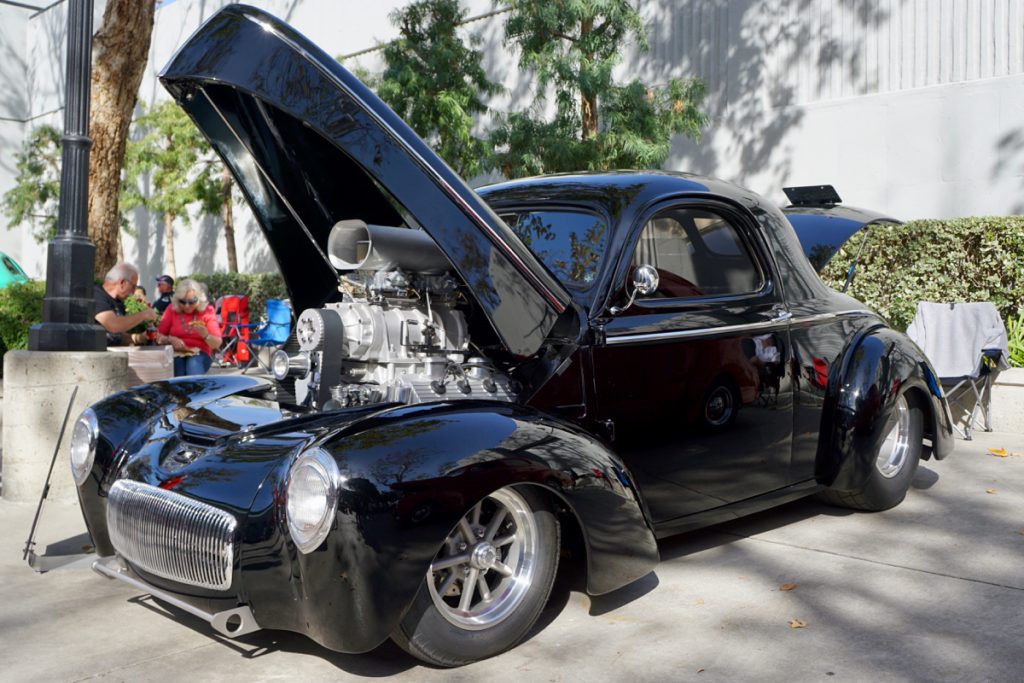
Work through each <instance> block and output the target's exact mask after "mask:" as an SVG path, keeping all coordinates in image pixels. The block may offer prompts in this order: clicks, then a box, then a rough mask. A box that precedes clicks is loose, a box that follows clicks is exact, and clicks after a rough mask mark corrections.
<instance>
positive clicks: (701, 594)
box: [0, 433, 1024, 683]
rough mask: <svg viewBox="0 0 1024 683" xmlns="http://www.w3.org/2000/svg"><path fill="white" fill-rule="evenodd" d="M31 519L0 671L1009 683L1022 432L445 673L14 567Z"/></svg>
mask: <svg viewBox="0 0 1024 683" xmlns="http://www.w3.org/2000/svg"><path fill="white" fill-rule="evenodd" d="M989 448H1005V449H1006V450H1007V451H1008V453H1009V455H1008V457H1005V458H1001V457H995V456H993V455H990V454H989V453H988V449H989ZM1014 453H1016V455H1014ZM33 512H34V506H32V505H23V504H13V503H9V502H5V501H0V606H2V609H0V680H3V681H83V680H89V681H94V680H96V681H150V680H159V681H162V682H163V681H187V682H189V683H195V682H196V681H205V680H217V681H225V682H226V681H246V682H255V681H275V680H303V681H320V680H325V681H326V680H330V681H352V680H359V679H364V678H387V679H393V680H396V681H442V680H443V681H471V680H472V681H476V680H486V681H488V682H495V681H588V683H593V682H596V681H620V680H621V681H626V680H628V681H630V682H631V683H632V682H634V681H665V680H673V681H675V680H682V681H690V680H693V681H785V682H786V683H789V682H791V681H809V680H822V681H878V680H885V681H929V682H930V681H1024V436H1021V435H1018V434H1000V433H992V434H985V433H978V434H977V435H976V439H975V441H973V442H964V441H958V442H957V451H956V452H955V453H954V454H953V456H951V457H950V458H949V459H947V460H945V461H943V462H940V463H925V464H923V465H922V467H921V468H920V470H919V471H918V474H917V477H916V479H915V481H914V489H913V490H912V491H911V493H910V495H909V497H908V499H907V500H906V501H905V502H904V503H903V505H901V506H900V507H898V508H896V509H895V510H891V511H889V512H886V513H880V514H861V513H853V512H848V511H843V510H836V509H833V508H829V507H826V506H824V505H820V504H818V503H815V502H813V501H801V502H797V503H793V504H790V505H787V506H785V507H782V508H780V509H778V510H775V511H771V512H767V513H762V514H758V515H754V516H752V517H749V518H746V519H743V520H740V521H737V522H732V523H729V524H726V525H721V526H717V527H713V528H711V529H708V530H704V531H701V532H697V533H692V534H688V535H684V536H680V537H676V538H673V539H668V540H666V541H663V542H662V543H661V546H660V547H661V553H662V559H663V561H662V563H661V565H660V566H659V567H658V568H657V570H656V571H655V572H654V573H653V574H651V575H649V576H648V577H646V578H645V579H643V580H641V581H639V582H637V583H636V584H634V585H632V586H630V587H627V588H625V589H623V590H621V591H618V592H617V593H615V594H612V595H609V596H604V597H600V598H589V597H587V596H586V595H584V594H582V593H580V592H578V591H577V590H574V589H573V586H574V585H575V584H574V582H573V581H571V580H569V581H566V582H562V583H560V584H559V586H558V587H556V588H557V589H556V593H555V595H554V596H553V599H552V602H551V605H550V606H549V608H548V609H547V611H546V612H545V614H544V616H543V617H542V622H541V624H540V627H539V628H538V629H537V630H536V631H535V632H534V633H533V635H532V637H531V638H530V639H529V640H528V641H527V642H525V643H524V644H522V645H520V646H519V647H518V648H516V649H515V650H513V651H511V652H509V653H506V654H504V655H502V656H500V657H497V658H495V659H492V660H489V661H486V662H481V663H479V664H476V665H473V666H468V667H465V668H462V669H458V670H455V671H444V670H439V669H431V668H428V667H423V666H420V665H419V664H418V663H417V662H416V661H415V660H413V659H411V658H410V657H408V656H407V655H405V654H404V653H403V652H401V651H400V650H399V649H398V648H397V647H395V646H394V645H391V644H390V643H386V644H384V645H382V646H381V647H379V648H378V649H377V650H375V651H373V652H371V653H368V654H365V655H341V654H337V653H333V652H329V651H327V650H324V649H322V648H320V647H319V646H317V645H315V644H314V643H312V642H311V641H309V640H307V639H306V638H304V637H302V636H298V635H294V634H289V633H283V632H258V633H255V634H252V635H250V636H247V637H245V638H244V639H242V640H238V641H232V640H227V639H224V638H221V637H220V636H217V635H216V634H214V633H213V632H212V631H211V630H210V629H209V628H208V626H207V625H206V624H205V623H204V622H202V621H200V620H197V619H195V618H193V617H191V616H189V615H187V614H183V613H180V612H177V611H176V610H171V609H169V608H166V607H164V606H162V605H160V604H159V603H156V602H153V601H152V600H150V599H147V598H144V597H143V596H141V595H140V594H138V593H137V592H134V591H133V590H132V589H131V588H129V587H127V586H125V585H123V584H119V583H115V582H113V581H109V580H106V579H104V578H102V577H100V576H99V575H97V574H95V573H93V572H92V571H91V570H90V569H89V567H88V561H87V560H86V561H80V562H78V563H75V564H73V565H70V566H65V567H62V568H60V569H57V570H54V571H51V572H49V573H46V574H36V573H35V572H33V571H32V570H30V569H29V568H28V567H27V565H25V564H24V563H23V562H21V551H22V548H23V546H24V542H25V537H26V536H27V534H28V528H29V524H30V523H31V518H32V513H33ZM83 532H84V525H83V524H82V522H81V521H80V520H79V518H78V511H77V509H75V508H74V507H71V506H66V505H64V506H61V505H53V506H50V507H47V508H46V509H45V510H44V513H43V519H42V521H41V525H40V532H39V541H40V544H39V548H40V549H41V550H42V549H44V548H46V545H47V544H48V543H55V542H58V541H61V542H62V545H63V546H76V545H80V544H81V543H82V542H83V540H84V539H82V538H81V537H80V536H79V534H81V533H83ZM784 584H792V587H791V589H790V590H782V589H781V587H782V586H783V585H784ZM789 587H790V586H787V588H789ZM169 614H173V617H174V618H170V617H169V616H168V615H169ZM338 618H339V619H345V618H347V617H346V615H344V614H339V615H338ZM801 624H802V627H799V628H794V627H793V626H800V625H801Z"/></svg>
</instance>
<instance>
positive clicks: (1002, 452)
mask: <svg viewBox="0 0 1024 683" xmlns="http://www.w3.org/2000/svg"><path fill="white" fill-rule="evenodd" d="M988 452H989V455H994V456H996V457H997V458H1008V457H1010V454H1009V453H1007V452H1006V449H1005V448H990V449H988Z"/></svg>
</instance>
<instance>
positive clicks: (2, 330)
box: [0, 281, 46, 353]
mask: <svg viewBox="0 0 1024 683" xmlns="http://www.w3.org/2000/svg"><path fill="white" fill-rule="evenodd" d="M45 293H46V283H45V282H43V281H38V282H16V283H13V284H10V285H7V286H6V287H4V288H3V289H0V353H6V352H7V349H27V348H28V330H29V328H30V327H32V326H33V325H35V324H36V323H38V322H41V321H42V319H43V295H44V294H45Z"/></svg>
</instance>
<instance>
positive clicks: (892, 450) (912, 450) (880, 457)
mask: <svg viewBox="0 0 1024 683" xmlns="http://www.w3.org/2000/svg"><path fill="white" fill-rule="evenodd" d="M923 429H924V415H923V413H922V411H921V408H920V407H919V406H917V405H916V404H914V403H913V402H911V401H908V400H907V397H906V395H905V394H904V395H902V396H900V397H899V398H897V399H896V405H895V406H894V408H893V411H892V415H890V416H889V419H888V421H887V422H886V424H885V429H884V433H885V436H884V437H883V439H882V441H881V443H880V444H879V446H878V448H877V449H876V451H875V454H874V457H873V459H872V466H871V472H870V474H869V475H868V477H867V480H866V481H865V482H864V485H863V486H862V487H861V488H859V489H857V490H856V491H829V490H826V491H822V492H821V493H820V494H818V495H819V497H820V498H821V499H822V500H824V501H825V502H827V503H831V504H832V505H838V506H840V507H846V508H852V509H854V510H866V511H869V512H878V511H881V510H888V509H889V508H892V507H895V506H896V505H899V504H900V502H902V501H903V499H904V497H906V495H907V490H908V489H909V488H910V482H911V480H912V479H913V478H914V474H915V473H916V472H917V465H918V463H919V462H920V461H921V439H922V435H923Z"/></svg>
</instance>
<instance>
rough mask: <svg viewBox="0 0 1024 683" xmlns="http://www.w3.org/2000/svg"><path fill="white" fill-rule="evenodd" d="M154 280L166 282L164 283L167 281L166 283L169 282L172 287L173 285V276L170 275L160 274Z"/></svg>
mask: <svg viewBox="0 0 1024 683" xmlns="http://www.w3.org/2000/svg"><path fill="white" fill-rule="evenodd" d="M156 281H157V282H166V283H167V284H169V285H170V286H171V287H173V286H174V278H173V277H171V276H170V275H161V276H160V277H158V278H157V279H156Z"/></svg>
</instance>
